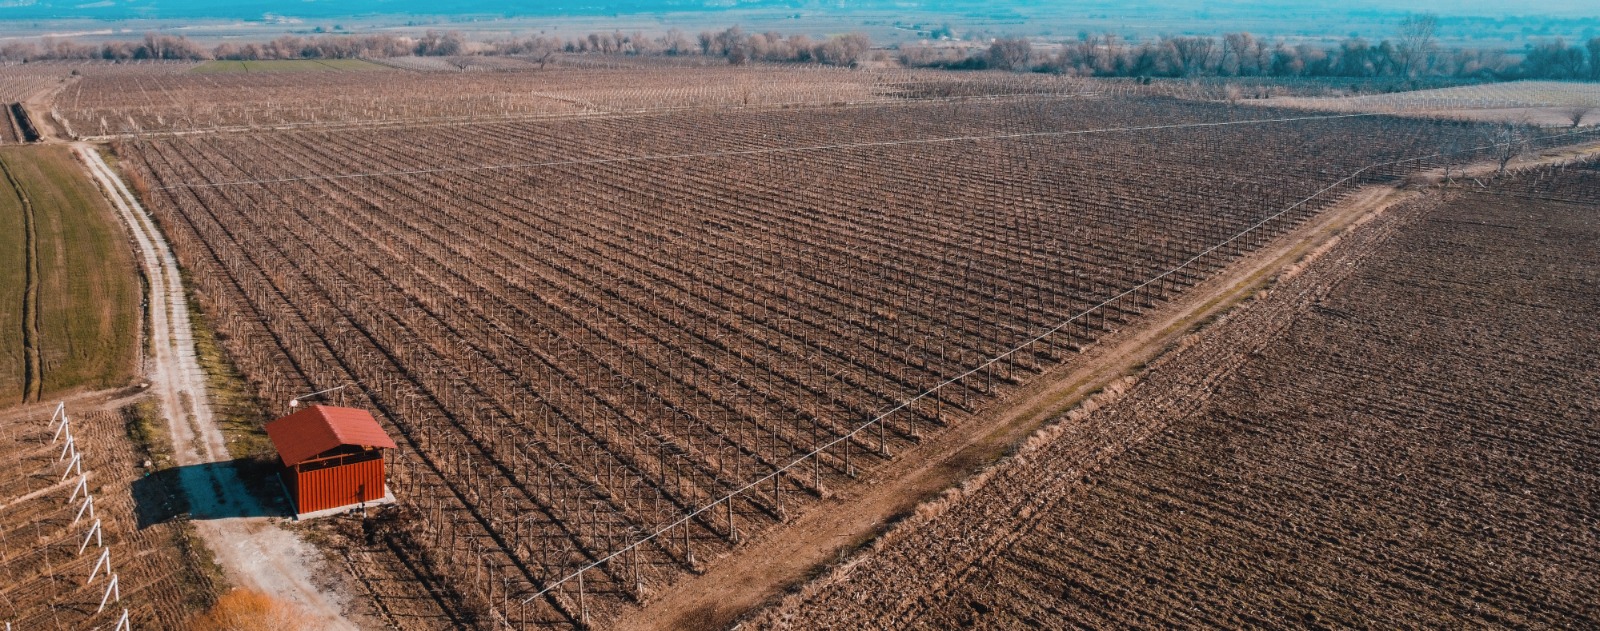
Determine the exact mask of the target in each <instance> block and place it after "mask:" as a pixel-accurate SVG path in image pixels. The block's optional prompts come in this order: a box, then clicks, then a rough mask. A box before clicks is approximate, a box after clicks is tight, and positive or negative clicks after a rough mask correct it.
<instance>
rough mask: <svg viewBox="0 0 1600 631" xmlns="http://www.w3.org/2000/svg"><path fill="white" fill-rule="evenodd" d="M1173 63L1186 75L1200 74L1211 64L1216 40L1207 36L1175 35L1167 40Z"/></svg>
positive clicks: (1180, 72) (1179, 71)
mask: <svg viewBox="0 0 1600 631" xmlns="http://www.w3.org/2000/svg"><path fill="white" fill-rule="evenodd" d="M1167 45H1168V46H1169V47H1170V50H1171V51H1172V57H1173V62H1174V65H1175V66H1177V68H1176V70H1177V71H1178V73H1179V74H1181V75H1183V76H1185V77H1187V76H1192V75H1196V74H1200V73H1202V72H1204V71H1205V70H1206V68H1207V67H1208V66H1210V65H1211V56H1212V55H1213V54H1214V53H1215V52H1216V48H1217V42H1216V40H1213V39H1211V38H1209V37H1176V38H1173V39H1171V40H1168V42H1167Z"/></svg>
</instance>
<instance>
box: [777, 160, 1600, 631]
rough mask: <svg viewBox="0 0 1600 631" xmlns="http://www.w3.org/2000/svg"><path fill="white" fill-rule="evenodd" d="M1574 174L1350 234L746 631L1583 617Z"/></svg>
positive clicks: (1598, 236) (1584, 510)
mask: <svg viewBox="0 0 1600 631" xmlns="http://www.w3.org/2000/svg"><path fill="white" fill-rule="evenodd" d="M1597 166H1600V165H1597V164H1596V163H1595V162H1594V161H1590V162H1588V163H1586V164H1583V165H1579V166H1575V167H1565V168H1550V167H1546V168H1540V169H1533V170H1529V171H1526V172H1523V173H1521V174H1518V175H1516V176H1514V177H1510V178H1504V179H1500V180H1497V181H1494V182H1493V183H1492V184H1491V185H1490V186H1488V187H1487V188H1479V187H1477V186H1476V185H1474V186H1473V187H1472V188H1467V189H1451V190H1448V191H1442V192H1440V194H1435V195H1429V196H1426V197H1422V198H1417V199H1414V200H1413V201H1410V202H1407V203H1405V204H1403V205H1402V206H1399V207H1397V208H1395V209H1393V210H1392V211H1390V212H1389V213H1387V214H1385V215H1382V216H1380V217H1378V218H1377V219H1375V220H1373V221H1371V222H1370V223H1367V224H1365V225H1362V226H1360V227H1358V228H1355V229H1353V230H1351V231H1348V232H1346V233H1345V234H1344V235H1343V236H1342V237H1341V239H1340V240H1339V241H1338V242H1336V243H1334V244H1332V245H1330V246H1329V247H1327V248H1324V249H1322V250H1319V252H1318V253H1317V256H1316V257H1315V258H1314V259H1312V260H1311V261H1309V262H1308V263H1306V264H1304V265H1302V266H1297V267H1296V268H1294V269H1293V270H1292V271H1291V272H1290V273H1288V274H1285V275H1284V276H1282V277H1280V278H1279V279H1278V281H1277V282H1276V284H1275V285H1274V286H1273V287H1272V288H1271V289H1270V290H1269V291H1266V292H1263V294H1262V295H1261V296H1259V297H1258V299H1257V300H1255V301H1253V302H1252V303H1250V304H1248V305H1247V306H1245V307H1243V308H1241V309H1239V310H1237V311H1235V312H1234V313H1232V314H1230V315H1229V316H1228V317H1227V318H1225V319H1224V320H1223V321H1221V322H1220V323H1218V324H1217V325H1214V326H1213V327H1211V328H1209V329H1207V330H1205V331H1202V332H1200V333H1198V334H1195V335H1193V336H1191V337H1190V338H1188V339H1187V340H1185V341H1184V342H1183V343H1181V344H1179V345H1178V347H1177V348H1176V349H1175V350H1174V351H1173V352H1171V353H1169V354H1168V355H1166V356H1165V357H1163V358H1162V359H1160V360H1158V361H1156V362H1154V363H1152V364H1151V366H1150V367H1149V370H1148V371H1147V372H1146V373H1144V374H1143V376H1142V379H1141V380H1139V381H1138V383H1137V385H1134V386H1132V387H1131V388H1130V389H1125V390H1126V391H1125V392H1124V391H1123V390H1124V389H1117V390H1116V391H1113V392H1110V393H1108V394H1107V395H1106V396H1104V397H1102V398H1101V400H1099V401H1096V404H1095V405H1093V406H1088V407H1085V408H1084V409H1081V410H1079V411H1075V412H1074V413H1072V414H1070V415H1068V416H1067V417H1065V418H1064V419H1062V421H1061V422H1060V423H1059V424H1058V425H1056V426H1054V427H1052V428H1049V429H1047V430H1045V431H1044V432H1042V433H1041V434H1040V435H1038V436H1036V437H1035V438H1034V439H1033V440H1031V441H1030V442H1029V444H1028V445H1027V446H1026V447H1025V448H1024V449H1023V450H1022V451H1021V452H1020V453H1019V454H1018V455H1017V456H1015V457H1013V458H1011V459H1009V460H1007V461H1005V462H1003V463H1002V464H1000V465H998V466H996V467H995V468H993V469H991V470H990V471H988V472H986V473H985V474H983V475H982V476H979V477H978V478H977V479H975V480H972V481H970V482H969V483H968V484H966V485H965V487H964V488H963V489H962V490H960V491H953V492H951V493H950V494H949V495H948V496H947V497H945V498H942V499H941V500H940V501H937V502H932V503H929V504H927V505H924V506H922V507H920V508H919V509H918V511H917V512H916V513H915V514H914V515H913V516H912V517H910V518H909V519H907V520H906V522H904V523H903V524H901V525H900V526H898V527H897V528H896V529H895V530H893V531H892V532H891V533H890V534H888V535H887V536H885V537H883V538H882V539H880V540H878V541H877V542H875V543H874V544H873V546H872V549H871V550H869V551H864V552H862V553H861V554H859V555H857V556H855V557H853V558H851V559H849V560H846V561H844V562H842V563H840V564H839V565H837V566H836V567H834V568H833V569H831V570H830V571H829V572H827V573H825V574H824V575H823V576H821V577H819V578H818V579H817V580H815V581H813V582H812V583H810V584H808V585H807V586H805V587H804V588H802V589H801V590H799V591H797V592H796V593H794V594H792V595H790V596H788V597H785V598H784V599H783V600H782V602H779V603H775V604H774V605H773V606H772V607H770V608H769V609H767V610H765V611H763V612H761V613H759V614H758V615H756V616H753V617H752V618H751V619H749V620H747V621H746V622H747V625H749V626H752V627H756V628H804V629H826V628H852V629H855V628H872V629H877V628H896V629H899V628H952V627H981V628H1022V627H1042V628H1074V627H1097V628H1099V627H1104V628H1112V627H1117V628H1121V627H1130V626H1138V627H1144V626H1165V625H1175V626H1194V627H1236V626H1261V627H1285V626H1294V627H1300V626H1315V627H1323V626H1327V627H1366V626H1378V627H1395V628H1400V627H1404V628H1416V627H1449V628H1461V627H1482V628H1505V627H1588V626H1593V625H1595V624H1596V622H1597V620H1600V600H1597V599H1596V597H1595V594H1597V593H1600V584H1597V582H1596V577H1597V576H1600V554H1597V553H1596V550H1600V546H1597V543H1600V541H1597V540H1596V532H1597V531H1596V529H1595V527H1594V526H1595V523H1596V519H1597V518H1600V514H1597V512H1596V506H1597V497H1600V484H1597V480H1596V478H1595V470H1596V460H1597V458H1600V452H1597V451H1596V449H1595V445H1596V444H1597V443H1600V441H1597V436H1596V434H1597V431H1600V428H1597V427H1596V426H1595V424H1594V419H1595V418H1596V417H1597V413H1600V407H1597V400H1596V399H1595V397H1594V396H1593V393H1594V392H1595V391H1596V389H1597V387H1600V356H1597V354H1596V350H1595V349H1597V348H1600V336H1597V334H1596V332H1595V330H1594V327H1593V326H1592V324H1591V323H1592V322H1593V321H1594V320H1595V318H1596V316H1597V315H1600V313H1597V310H1600V304H1597V303H1596V302H1595V300H1594V296H1595V295H1596V287H1597V286H1600V258H1597V252H1600V248H1597V246H1600V216H1597V215H1596V214H1595V212H1594V209H1595V208H1596V205H1597V203H1600V168H1597Z"/></svg>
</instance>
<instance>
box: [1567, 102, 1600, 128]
mask: <svg viewBox="0 0 1600 631" xmlns="http://www.w3.org/2000/svg"><path fill="white" fill-rule="evenodd" d="M1593 111H1594V106H1592V105H1577V106H1574V107H1572V108H1569V109H1568V110H1567V120H1570V121H1572V128H1573V129H1577V128H1578V126H1579V125H1582V124H1583V117H1585V116H1588V115H1589V112H1593Z"/></svg>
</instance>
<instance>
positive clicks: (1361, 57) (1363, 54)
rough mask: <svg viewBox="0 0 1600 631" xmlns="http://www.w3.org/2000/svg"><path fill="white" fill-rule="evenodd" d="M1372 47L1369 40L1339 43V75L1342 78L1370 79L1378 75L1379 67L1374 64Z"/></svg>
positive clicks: (1352, 40)
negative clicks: (1368, 42)
mask: <svg viewBox="0 0 1600 631" xmlns="http://www.w3.org/2000/svg"><path fill="white" fill-rule="evenodd" d="M1373 52H1374V51H1373V50H1372V46H1371V45H1368V44H1367V40H1364V39H1361V38H1359V37H1352V38H1350V39H1347V40H1344V41H1342V42H1339V62H1338V64H1337V69H1338V70H1337V73H1338V75H1339V76H1341V77H1370V76H1372V75H1374V74H1377V65H1376V64H1374V63H1373V61H1372V58H1373Z"/></svg>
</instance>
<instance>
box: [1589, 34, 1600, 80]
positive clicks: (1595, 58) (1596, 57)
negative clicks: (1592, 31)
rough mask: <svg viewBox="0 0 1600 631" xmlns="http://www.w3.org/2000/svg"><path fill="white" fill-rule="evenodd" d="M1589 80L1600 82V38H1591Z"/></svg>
mask: <svg viewBox="0 0 1600 631" xmlns="http://www.w3.org/2000/svg"><path fill="white" fill-rule="evenodd" d="M1589 80H1591V81H1600V37H1591V38H1589Z"/></svg>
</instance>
